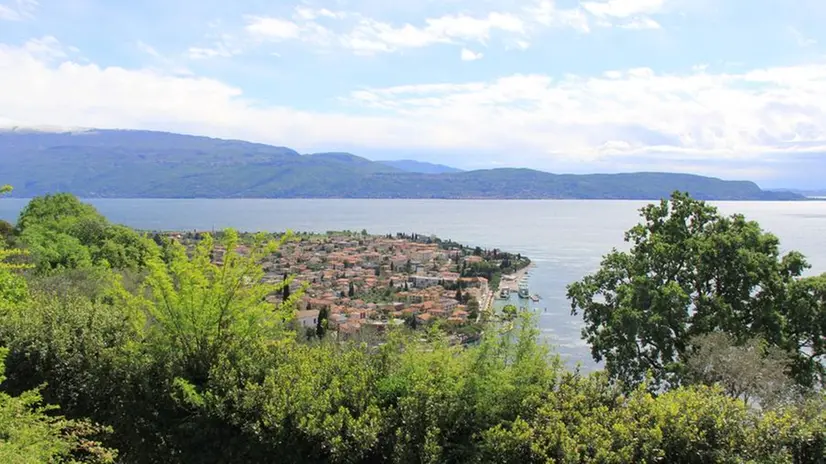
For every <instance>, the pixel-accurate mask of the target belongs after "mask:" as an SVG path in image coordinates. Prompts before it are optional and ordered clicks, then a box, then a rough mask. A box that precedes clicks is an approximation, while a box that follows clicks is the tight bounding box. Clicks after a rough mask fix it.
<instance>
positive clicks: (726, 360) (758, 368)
mask: <svg viewBox="0 0 826 464" xmlns="http://www.w3.org/2000/svg"><path fill="white" fill-rule="evenodd" d="M691 344H692V345H693V346H694V351H693V352H692V353H691V355H690V356H689V358H688V360H687V362H686V379H687V380H688V381H691V382H697V383H704V384H706V385H719V386H720V387H721V388H722V389H723V391H725V392H726V393H727V394H728V395H730V396H732V397H735V398H740V399H742V400H743V403H745V404H749V402H750V401H757V402H758V403H759V404H760V405H761V406H764V407H766V406H771V405H774V404H777V403H778V402H781V401H783V400H785V399H791V397H792V395H793V393H794V389H793V387H794V382H793V380H792V379H791V378H790V377H789V376H788V374H787V373H788V372H789V371H790V370H791V363H792V360H791V357H790V356H789V354H788V353H787V352H785V351H783V350H781V349H779V348H777V347H772V346H767V344H766V343H765V341H764V340H761V339H759V338H753V339H750V340H747V341H746V342H745V343H744V344H742V345H737V344H735V340H734V338H733V337H732V336H730V335H728V334H725V333H722V332H715V333H710V334H704V335H700V336H698V337H695V339H694V340H692V341H691Z"/></svg>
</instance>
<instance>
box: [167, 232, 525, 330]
mask: <svg viewBox="0 0 826 464" xmlns="http://www.w3.org/2000/svg"><path fill="white" fill-rule="evenodd" d="M178 236H179V237H180V234H179V235H178ZM245 248H246V247H244V246H243V245H242V246H240V247H239V250H238V251H239V252H241V253H244V252H245ZM216 259H217V260H220V255H219V256H216ZM529 265H530V260H529V259H528V258H527V257H524V256H521V255H518V254H511V253H507V252H503V251H500V250H497V249H494V250H485V249H482V248H480V247H468V246H465V245H463V244H459V243H455V242H452V241H445V240H441V239H439V238H436V237H432V236H422V235H417V234H401V233H399V234H396V235H370V234H368V233H367V232H366V231H362V232H360V233H358V232H349V231H343V232H328V233H326V234H294V235H293V236H292V238H291V239H290V240H288V241H287V242H286V243H285V244H283V245H282V246H281V248H280V249H279V250H278V251H277V252H276V253H274V254H273V255H271V256H269V257H268V258H267V259H265V261H264V262H263V267H264V271H265V273H266V274H265V278H264V280H265V281H266V282H269V283H280V282H284V281H285V280H288V281H289V285H288V286H286V288H285V289H284V291H283V292H282V293H281V294H274V295H271V296H270V297H269V298H268V301H269V302H271V303H272V304H273V305H280V304H282V302H283V301H284V300H285V298H289V296H290V295H292V294H295V293H296V292H299V291H302V294H301V295H300V298H299V299H298V300H297V301H296V307H297V308H296V309H297V316H296V322H297V325H298V327H299V329H301V330H305V331H306V332H307V333H308V334H311V333H312V332H313V331H316V330H317V329H318V330H324V331H325V332H327V333H331V334H334V335H335V336H336V337H338V338H339V339H351V338H370V337H375V336H380V335H381V334H382V333H384V332H385V331H386V330H387V329H388V327H389V326H393V325H407V326H408V327H410V328H413V329H416V328H425V327H429V326H432V325H433V324H439V325H440V327H442V328H444V329H445V330H446V331H447V332H448V333H449V334H450V335H451V337H452V339H453V341H454V342H457V343H464V342H467V341H472V340H473V339H474V338H476V337H477V336H478V334H479V332H480V331H481V322H483V319H484V318H485V317H486V313H487V312H488V311H490V309H491V308H492V306H493V301H494V299H495V298H496V296H497V295H498V291H499V288H500V283H501V285H502V287H503V288H509V286H511V285H513V281H514V279H515V278H517V277H518V276H519V275H520V274H523V273H524V271H525V270H526V268H527V267H528V266H529ZM503 276H504V279H503ZM322 326H323V329H322V328H321V327H322Z"/></svg>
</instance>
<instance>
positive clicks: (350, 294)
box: [347, 280, 356, 298]
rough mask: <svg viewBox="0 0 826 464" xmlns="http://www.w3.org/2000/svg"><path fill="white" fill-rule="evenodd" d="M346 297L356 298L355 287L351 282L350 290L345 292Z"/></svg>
mask: <svg viewBox="0 0 826 464" xmlns="http://www.w3.org/2000/svg"><path fill="white" fill-rule="evenodd" d="M347 296H349V297H350V298H353V297H354V296H356V287H355V285H353V281H352V280H351V281H350V288H349V289H348V290H347Z"/></svg>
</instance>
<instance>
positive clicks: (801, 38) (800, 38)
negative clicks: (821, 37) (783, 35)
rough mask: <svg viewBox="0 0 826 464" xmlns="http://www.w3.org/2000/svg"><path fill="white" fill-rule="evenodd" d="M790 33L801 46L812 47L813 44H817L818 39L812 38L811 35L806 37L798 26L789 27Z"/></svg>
mask: <svg viewBox="0 0 826 464" xmlns="http://www.w3.org/2000/svg"><path fill="white" fill-rule="evenodd" d="M789 33H790V34H791V35H792V37H793V38H794V40H795V42H796V43H797V45H798V46H799V47H804V48H805V47H811V46H813V45H817V40H815V39H812V38H810V37H806V36H805V35H803V33H802V32H800V31H799V30H798V29H797V28H794V27H790V28H789Z"/></svg>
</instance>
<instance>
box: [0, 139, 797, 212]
mask: <svg viewBox="0 0 826 464" xmlns="http://www.w3.org/2000/svg"><path fill="white" fill-rule="evenodd" d="M409 169H410V168H409V167H406V166H404V165H387V164H383V163H382V162H374V161H370V160H367V159H365V158H360V157H358V156H354V155H351V154H347V153H320V154H315V155H304V156H302V155H299V154H298V153H296V152H295V151H293V150H291V149H289V148H284V147H274V146H268V145H261V144H254V143H247V142H240V141H231V140H218V139H211V138H207V137H193V136H186V135H179V134H169V133H162V132H149V131H119V130H95V131H93V132H89V133H86V134H84V135H83V136H77V135H74V134H58V133H34V132H28V133H27V132H11V133H3V134H0V172H3V173H4V175H5V176H10V178H8V179H5V180H6V181H7V182H11V183H12V184H15V185H17V186H18V187H19V190H18V191H16V192H15V194H16V195H20V196H22V197H33V196H36V195H44V194H47V193H51V192H71V193H73V194H75V195H80V196H82V197H116V198H117V197H120V198H141V197H152V198H193V197H194V198H237V197H247V198H605V199H657V198H662V197H664V196H668V195H669V194H670V193H671V192H672V191H673V190H675V189H678V190H682V191H688V192H691V194H692V195H694V196H695V197H697V198H701V199H717V200H771V199H797V198H802V196H800V195H797V194H795V193H791V192H766V191H762V190H761V189H760V188H759V187H758V186H757V185H756V184H754V183H752V182H729V181H723V180H720V179H714V178H708V177H701V176H693V175H683V174H667V173H635V174H618V175H610V174H596V175H555V174H549V173H546V172H540V171H534V170H530V169H491V170H478V171H466V172H447V173H439V174H434V173H421V172H406V171H408V170H409ZM415 170H417V171H421V169H420V168H415ZM442 170H443V169H442ZM430 171H432V170H430ZM319 179H324V181H323V182H319Z"/></svg>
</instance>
